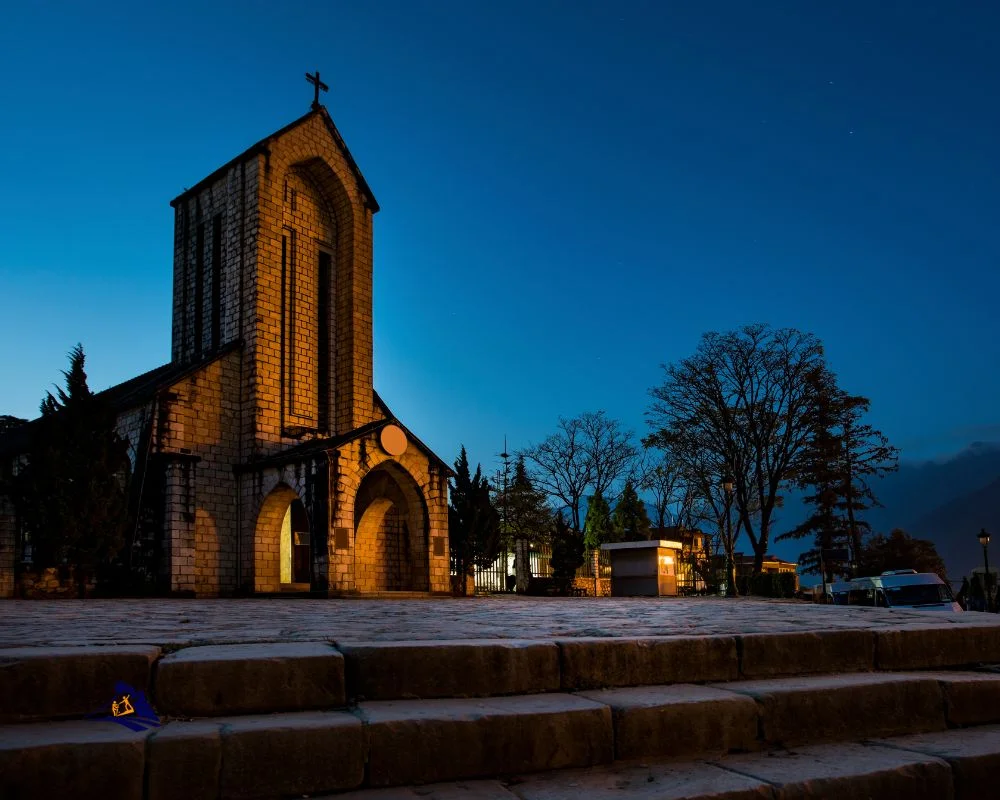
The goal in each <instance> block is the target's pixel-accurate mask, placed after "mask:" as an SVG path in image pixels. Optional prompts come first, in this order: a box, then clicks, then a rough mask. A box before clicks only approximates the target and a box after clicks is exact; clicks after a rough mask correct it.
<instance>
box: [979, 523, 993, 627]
mask: <svg viewBox="0 0 1000 800" xmlns="http://www.w3.org/2000/svg"><path fill="white" fill-rule="evenodd" d="M976 538H977V539H979V544H981V545H982V546H983V562H984V563H985V565H986V575H985V576H984V577H983V588H984V591H985V592H986V610H987V611H992V610H993V601H992V599H991V596H990V553H989V549H988V548H989V544H990V535H989V533H987V532H986V528H983V529H982V530H980V531H979V535H978V536H977V537H976Z"/></svg>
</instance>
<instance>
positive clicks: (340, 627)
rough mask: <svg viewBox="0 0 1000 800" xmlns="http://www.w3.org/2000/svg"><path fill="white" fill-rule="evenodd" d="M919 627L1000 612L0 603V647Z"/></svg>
mask: <svg viewBox="0 0 1000 800" xmlns="http://www.w3.org/2000/svg"><path fill="white" fill-rule="evenodd" d="M912 624H921V625H926V624H971V625H977V624H979V625H982V624H1000V617H998V616H995V615H993V614H977V613H961V614H951V613H941V612H918V611H910V610H905V611H904V610H898V611H897V610H892V611H890V610H886V609H879V608H845V607H839V606H820V605H814V604H812V603H807V602H801V601H775V600H756V599H755V600H751V599H747V598H737V599H726V598H660V599H656V598H628V599H610V598H600V599H597V598H560V599H543V598H515V597H483V598H464V599H462V598H456V599H450V598H442V599H415V600H409V599H407V600H375V599H372V600H360V599H359V600H353V599H352V600H343V599H337V600H333V599H330V600H318V599H317V600H312V599H286V600H282V599H273V600H272V599H240V600H235V599H209V600H167V599H159V600H153V599H142V600H54V601H35V600H0V647H12V646H17V645H41V644H53V645H55V644H64V645H65V644H90V643H94V644H129V643H132V644H140V643H145V644H158V645H181V644H204V643H224V642H230V643H232V642H271V641H322V640H327V641H345V642H346V641H401V640H407V639H410V640H414V639H421V640H434V639H437V640H441V639H503V638H519V639H545V638H551V637H569V636H630V637H634V636H674V635H684V634H687V635H692V634H712V633H754V632H778V631H804V630H827V629H833V628H882V627H899V626H903V625H912Z"/></svg>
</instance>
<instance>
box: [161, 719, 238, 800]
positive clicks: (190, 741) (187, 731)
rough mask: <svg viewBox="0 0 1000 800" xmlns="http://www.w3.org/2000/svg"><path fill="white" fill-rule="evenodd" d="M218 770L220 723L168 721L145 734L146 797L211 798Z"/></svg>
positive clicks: (216, 787) (174, 799) (215, 792)
mask: <svg viewBox="0 0 1000 800" xmlns="http://www.w3.org/2000/svg"><path fill="white" fill-rule="evenodd" d="M221 769H222V723H221V722H215V721H212V722H210V721H207V720H203V721H198V722H180V721H175V722H170V723H168V724H167V725H165V726H163V727H162V728H160V729H159V730H157V731H155V732H154V733H153V734H152V736H150V737H149V742H148V745H147V749H146V787H147V788H146V795H145V797H146V800H210V799H212V798H215V797H217V796H218V793H219V774H220V770H221Z"/></svg>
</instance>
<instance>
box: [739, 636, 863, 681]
mask: <svg viewBox="0 0 1000 800" xmlns="http://www.w3.org/2000/svg"><path fill="white" fill-rule="evenodd" d="M739 647H740V673H741V675H742V677H744V678H747V679H753V678H770V677H777V676H779V675H807V674H810V673H822V672H828V673H829V672H867V671H871V670H873V669H874V668H875V634H874V633H873V632H872V631H864V630H842V631H838V630H831V631H806V632H802V633H751V634H747V635H745V636H740V637H739Z"/></svg>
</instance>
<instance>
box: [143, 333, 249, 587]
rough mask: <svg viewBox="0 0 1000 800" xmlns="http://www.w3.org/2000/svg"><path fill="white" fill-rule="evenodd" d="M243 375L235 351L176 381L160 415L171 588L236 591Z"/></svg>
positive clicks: (160, 447)
mask: <svg viewBox="0 0 1000 800" xmlns="http://www.w3.org/2000/svg"><path fill="white" fill-rule="evenodd" d="M239 378H240V353H239V351H234V352H230V353H228V354H226V355H224V356H221V357H220V358H218V359H216V360H215V361H213V362H211V363H210V364H207V365H206V366H204V367H202V368H201V369H199V370H197V371H196V372H194V373H192V374H191V375H189V376H188V377H186V378H184V379H183V380H181V381H179V382H178V383H176V384H174V385H173V386H172V387H171V388H170V391H169V393H168V394H167V395H166V397H165V400H164V401H163V404H162V408H161V410H160V414H159V416H160V429H159V432H158V437H157V441H156V450H157V452H158V457H160V458H166V459H167V460H168V462H169V464H168V467H167V486H166V493H167V504H166V524H167V528H168V531H169V536H168V538H167V541H166V546H167V549H168V553H167V554H166V556H167V557H166V558H165V561H166V562H167V563H169V564H170V576H171V590H172V591H177V592H189V591H193V592H195V593H196V594H198V595H206V596H210V595H216V594H219V593H220V592H221V593H228V592H232V591H233V590H235V588H236V581H237V569H236V533H237V503H236V497H237V487H236V478H235V476H234V474H233V465H234V464H236V463H238V461H239V456H240V452H239V450H240V448H239V435H240V408H239V406H240V403H239Z"/></svg>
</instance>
